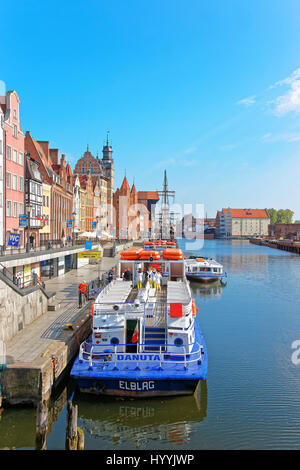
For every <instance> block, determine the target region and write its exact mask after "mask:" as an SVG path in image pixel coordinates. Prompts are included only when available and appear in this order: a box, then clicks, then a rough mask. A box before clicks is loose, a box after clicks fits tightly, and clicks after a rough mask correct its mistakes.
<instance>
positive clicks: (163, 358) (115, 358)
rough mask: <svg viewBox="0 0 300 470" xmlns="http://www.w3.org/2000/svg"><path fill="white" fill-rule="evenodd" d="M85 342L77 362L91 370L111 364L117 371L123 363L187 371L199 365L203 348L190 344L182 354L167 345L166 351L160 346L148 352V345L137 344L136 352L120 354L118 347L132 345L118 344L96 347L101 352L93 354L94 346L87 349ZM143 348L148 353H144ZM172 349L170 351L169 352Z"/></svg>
mask: <svg viewBox="0 0 300 470" xmlns="http://www.w3.org/2000/svg"><path fill="white" fill-rule="evenodd" d="M87 344H89V343H87V342H84V343H82V344H81V346H80V350H79V361H80V362H87V363H88V364H89V368H90V369H92V368H93V365H99V363H101V364H103V365H105V364H113V365H114V369H115V370H117V369H118V364H120V363H125V362H126V364H128V363H129V362H130V363H131V364H134V365H135V366H136V367H138V368H139V369H141V368H143V366H144V367H145V368H149V363H151V364H152V365H153V366H155V365H157V366H158V367H159V368H163V366H164V365H170V364H174V365H176V364H180V365H182V366H183V369H187V368H188V367H189V366H192V365H195V364H198V365H201V363H202V360H203V356H204V347H203V345H202V344H199V343H198V342H196V343H191V344H190V345H188V346H183V347H182V348H183V352H177V351H176V349H178V346H175V345H174V346H173V345H169V346H168V351H165V346H160V347H159V350H158V351H149V347H151V344H149V343H147V344H146V343H145V344H142V343H139V344H138V345H137V346H138V348H137V352H135V353H132V352H125V351H124V352H120V351H119V350H118V349H119V348H120V347H124V348H127V347H129V346H131V347H132V346H133V344H132V343H127V344H125V343H124V344H118V345H107V344H106V345H97V347H101V348H102V347H103V352H101V351H100V352H99V351H97V352H95V351H94V346H91V347H90V349H88V348H87ZM189 346H195V347H196V350H195V351H188V350H187V349H188V347H189ZM153 347H156V348H157V345H153ZM145 348H147V349H148V351H147V350H146V351H145ZM170 348H172V350H170ZM136 370H138V369H136Z"/></svg>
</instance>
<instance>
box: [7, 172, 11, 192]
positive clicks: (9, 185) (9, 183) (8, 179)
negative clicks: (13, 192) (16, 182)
mask: <svg viewBox="0 0 300 470" xmlns="http://www.w3.org/2000/svg"><path fill="white" fill-rule="evenodd" d="M6 187H7V188H8V189H10V188H11V174H10V173H8V172H7V173H6Z"/></svg>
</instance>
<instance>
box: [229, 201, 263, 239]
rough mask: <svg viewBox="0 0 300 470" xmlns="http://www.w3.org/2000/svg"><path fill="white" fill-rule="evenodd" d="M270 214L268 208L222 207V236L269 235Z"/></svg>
mask: <svg viewBox="0 0 300 470" xmlns="http://www.w3.org/2000/svg"><path fill="white" fill-rule="evenodd" d="M269 223H270V216H269V214H268V211H267V210H266V209H232V208H230V207H228V209H222V212H221V215H220V236H225V237H226V236H227V237H250V236H253V235H255V234H256V235H268V225H269Z"/></svg>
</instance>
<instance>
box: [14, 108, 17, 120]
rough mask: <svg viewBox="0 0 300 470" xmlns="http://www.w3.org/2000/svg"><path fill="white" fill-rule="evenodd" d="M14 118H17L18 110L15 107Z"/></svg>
mask: <svg viewBox="0 0 300 470" xmlns="http://www.w3.org/2000/svg"><path fill="white" fill-rule="evenodd" d="M14 118H15V119H17V110H16V109H14Z"/></svg>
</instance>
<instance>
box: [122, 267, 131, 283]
mask: <svg viewBox="0 0 300 470" xmlns="http://www.w3.org/2000/svg"><path fill="white" fill-rule="evenodd" d="M131 278H132V276H131V271H130V269H129V268H126V269H125V271H124V273H123V280H124V281H131Z"/></svg>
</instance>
